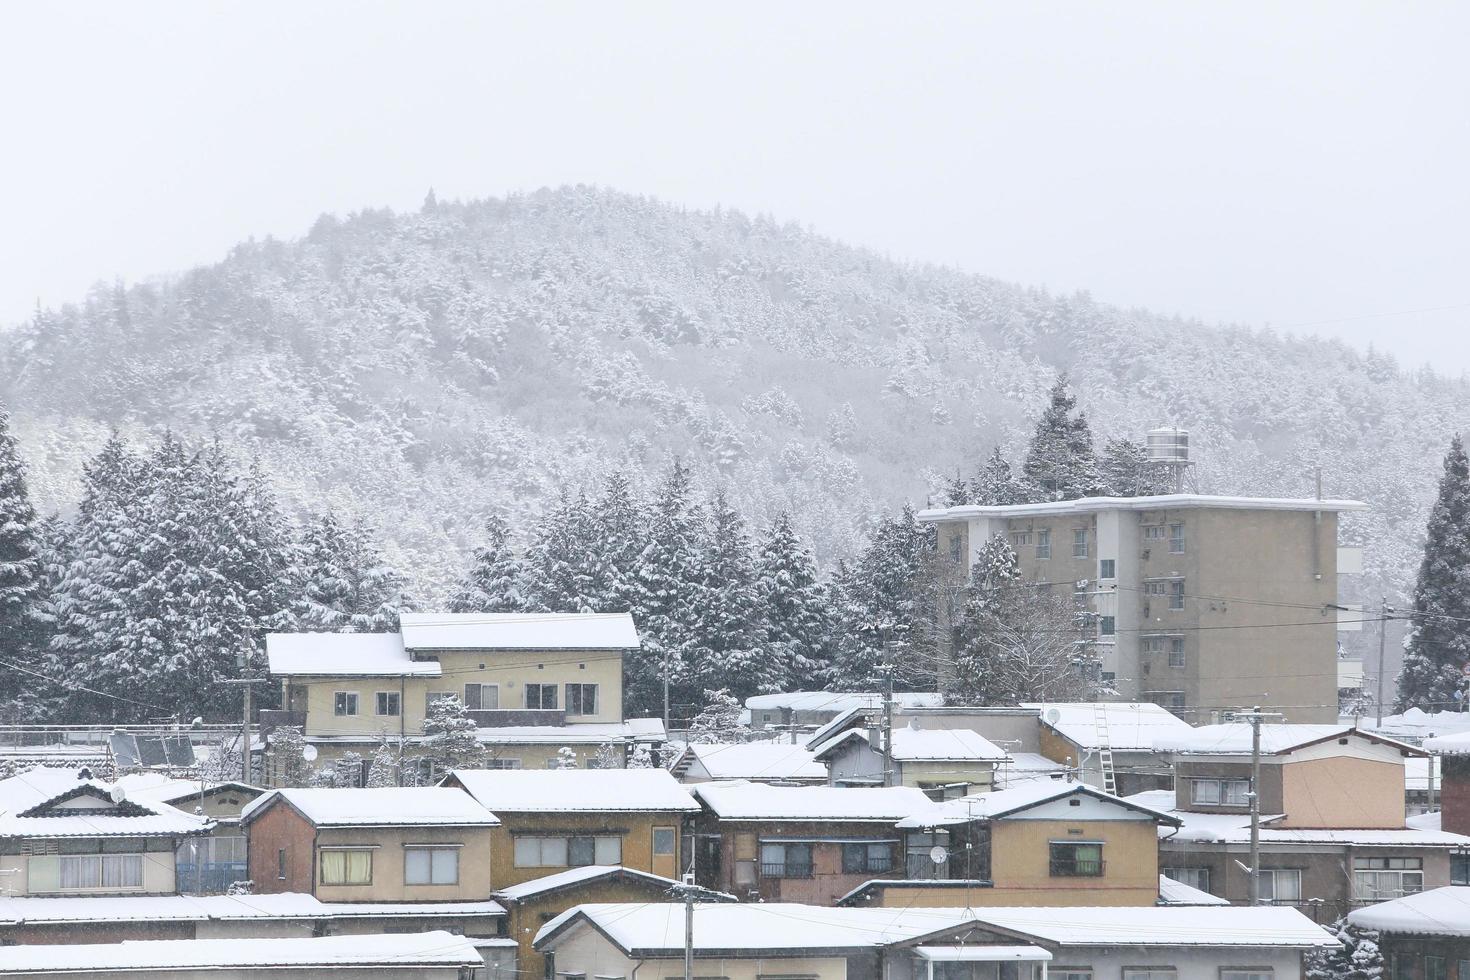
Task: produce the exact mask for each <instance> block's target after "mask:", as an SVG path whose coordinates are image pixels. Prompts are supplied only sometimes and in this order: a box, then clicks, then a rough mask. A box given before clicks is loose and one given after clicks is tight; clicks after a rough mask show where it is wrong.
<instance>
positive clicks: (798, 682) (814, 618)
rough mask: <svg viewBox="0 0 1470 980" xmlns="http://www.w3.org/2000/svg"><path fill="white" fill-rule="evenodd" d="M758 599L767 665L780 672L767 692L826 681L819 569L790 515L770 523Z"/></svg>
mask: <svg viewBox="0 0 1470 980" xmlns="http://www.w3.org/2000/svg"><path fill="white" fill-rule="evenodd" d="M756 594H757V598H758V601H759V604H760V619H761V621H762V623H763V626H764V630H765V637H764V641H765V646H766V648H767V650H769V651H770V652H769V653H768V654H767V659H769V660H771V661H772V662H773V665H774V666H775V667H776V668H777V669H776V670H775V671H773V672H772V676H771V683H770V684H769V685H768V686H766V687H764V688H762V691H764V692H771V691H794V690H803V689H805V688H807V687H809V686H811V685H813V684H814V683H816V682H817V679H818V678H819V677H820V676H821V675H822V673H823V671H824V668H825V664H824V663H823V656H824V653H825V650H824V648H823V646H824V643H825V637H826V635H827V633H828V618H827V610H826V601H825V597H824V596H823V594H822V586H821V583H820V581H819V580H818V578H817V565H816V562H815V561H814V560H813V559H812V556H811V552H809V551H807V550H806V549H805V548H804V547H802V544H801V539H800V538H798V537H797V535H796V528H795V527H794V526H793V525H792V523H791V515H790V514H788V513H786V512H785V511H782V512H781V513H780V514H777V515H776V519H775V520H774V521H772V522H771V527H770V530H769V531H767V532H766V536H765V540H764V541H762V542H761V549H760V555H759V556H758V557H757V558H756Z"/></svg>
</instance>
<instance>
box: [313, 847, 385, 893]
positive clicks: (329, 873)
mask: <svg viewBox="0 0 1470 980" xmlns="http://www.w3.org/2000/svg"><path fill="white" fill-rule="evenodd" d="M372 878H373V852H372V851H323V852H322V884H324V885H366V884H368V883H369V882H371V881H372Z"/></svg>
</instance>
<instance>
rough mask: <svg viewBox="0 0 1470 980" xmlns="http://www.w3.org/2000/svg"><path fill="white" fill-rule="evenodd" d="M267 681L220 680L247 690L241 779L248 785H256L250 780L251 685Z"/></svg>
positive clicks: (241, 732)
mask: <svg viewBox="0 0 1470 980" xmlns="http://www.w3.org/2000/svg"><path fill="white" fill-rule="evenodd" d="M265 682H266V679H265V678H264V677H237V678H232V679H228V680H222V681H220V683H221V684H239V685H240V687H241V689H242V690H244V692H245V714H244V716H243V718H242V719H241V724H240V781H241V782H243V783H244V784H245V785H246V786H253V785H254V783H252V782H251V781H250V711H251V708H252V706H253V702H252V700H251V691H250V686H251V685H252V684H264V683H265Z"/></svg>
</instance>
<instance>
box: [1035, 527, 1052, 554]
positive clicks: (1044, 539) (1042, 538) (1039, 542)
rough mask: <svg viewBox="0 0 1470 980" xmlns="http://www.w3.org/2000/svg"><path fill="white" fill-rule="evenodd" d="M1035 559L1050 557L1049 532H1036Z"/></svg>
mask: <svg viewBox="0 0 1470 980" xmlns="http://www.w3.org/2000/svg"><path fill="white" fill-rule="evenodd" d="M1036 557H1037V558H1050V557H1051V532H1050V531H1047V530H1041V531H1037V532H1036Z"/></svg>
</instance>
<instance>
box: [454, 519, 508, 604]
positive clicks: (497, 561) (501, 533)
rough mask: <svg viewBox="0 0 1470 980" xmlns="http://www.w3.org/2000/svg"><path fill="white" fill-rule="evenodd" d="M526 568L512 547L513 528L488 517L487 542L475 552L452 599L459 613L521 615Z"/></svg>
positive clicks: (502, 521) (501, 520) (486, 520)
mask: <svg viewBox="0 0 1470 980" xmlns="http://www.w3.org/2000/svg"><path fill="white" fill-rule="evenodd" d="M524 575H525V568H524V566H523V565H522V563H521V560H520V559H519V558H517V557H516V555H515V552H513V551H512V550H511V547H510V529H509V528H508V527H507V526H506V523H505V520H504V518H502V517H500V516H499V515H498V514H491V515H490V516H489V517H487V518H485V543H484V544H483V545H481V546H480V547H478V548H476V549H475V552H474V564H473V565H472V566H471V567H470V571H469V574H468V575H466V576H465V578H464V580H463V581H461V582H460V585H459V588H458V589H457V590H456V591H455V593H454V595H453V596H452V597H451V598H450V600H449V611H450V612H456V613H471V612H483V613H511V612H521V611H522V610H523V609H524V608H525V600H524V599H523V598H522V596H521V588H522V584H523V578H524Z"/></svg>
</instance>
